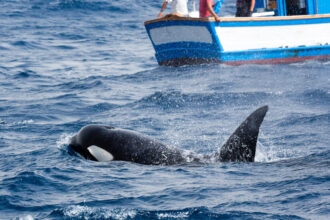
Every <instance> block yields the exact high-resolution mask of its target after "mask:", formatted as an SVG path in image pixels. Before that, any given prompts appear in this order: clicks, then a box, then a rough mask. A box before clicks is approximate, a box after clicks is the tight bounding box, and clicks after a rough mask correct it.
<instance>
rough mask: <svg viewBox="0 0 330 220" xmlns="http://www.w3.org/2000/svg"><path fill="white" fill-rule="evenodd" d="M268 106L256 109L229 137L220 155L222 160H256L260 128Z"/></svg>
mask: <svg viewBox="0 0 330 220" xmlns="http://www.w3.org/2000/svg"><path fill="white" fill-rule="evenodd" d="M267 111H268V106H263V107H261V108H258V109H257V110H255V111H254V112H253V113H252V114H251V115H250V116H249V117H247V118H246V119H245V121H243V123H242V124H241V125H240V126H239V127H238V128H237V129H236V130H235V132H234V133H233V134H232V135H231V136H230V137H229V138H228V140H227V141H226V143H225V144H224V145H223V146H222V147H221V148H220V152H219V154H218V156H219V157H220V158H219V159H220V161H222V162H254V157H255V153H256V145H257V139H258V134H259V128H260V125H261V123H262V121H263V120H264V117H265V115H266V113H267Z"/></svg>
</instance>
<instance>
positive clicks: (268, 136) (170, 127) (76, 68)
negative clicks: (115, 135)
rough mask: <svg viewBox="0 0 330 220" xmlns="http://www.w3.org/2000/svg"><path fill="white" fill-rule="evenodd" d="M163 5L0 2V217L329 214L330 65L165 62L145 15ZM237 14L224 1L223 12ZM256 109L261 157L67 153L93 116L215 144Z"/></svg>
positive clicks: (198, 147)
mask: <svg viewBox="0 0 330 220" xmlns="http://www.w3.org/2000/svg"><path fill="white" fill-rule="evenodd" d="M161 4H162V1H161V0H159V1H149V0H121V1H119V0H107V1H106V0H6V1H0V39H1V40H0V158H1V159H0V219H329V218H330V181H329V180H330V169H329V168H330V156H329V153H330V148H329V147H330V146H329V143H330V132H329V131H330V61H329V60H310V61H306V62H300V63H292V64H281V65H242V66H228V65H222V64H208V65H195V66H183V67H175V68H174V67H160V66H158V64H157V62H156V60H155V57H154V51H153V48H152V45H151V43H150V41H149V39H148V36H147V34H146V32H145V29H144V26H143V22H144V21H146V20H150V19H152V18H155V17H156V15H157V13H158V11H159V9H160V6H161ZM189 7H191V5H189ZM234 12H235V1H234V0H226V3H225V4H224V7H223V8H222V11H221V15H222V16H226V15H231V14H234ZM262 105H268V106H269V108H270V109H269V112H268V113H267V115H266V117H265V120H264V122H263V124H262V126H261V130H260V136H259V140H258V143H257V155H256V162H255V163H210V164H185V165H176V166H146V165H140V164H135V163H130V162H122V161H113V162H111V163H99V162H93V161H87V160H85V159H83V158H81V157H80V156H78V155H77V154H75V153H73V152H71V151H70V149H69V148H68V143H69V141H70V138H71V137H72V136H73V135H74V134H75V133H76V132H77V131H78V130H79V129H80V128H81V127H82V126H84V125H87V124H91V123H97V124H107V125H111V126H115V127H120V128H126V129H132V130H136V131H138V132H141V133H144V134H147V135H150V136H152V137H155V138H156V139H159V140H161V141H163V142H165V143H168V144H169V145H172V146H176V147H179V148H182V149H186V150H191V151H195V152H198V153H211V152H213V151H215V150H217V149H218V148H219V147H220V146H221V145H222V143H223V142H225V141H226V139H227V138H228V137H229V135H230V134H231V133H232V132H233V131H234V130H235V129H236V127H237V126H238V125H239V124H240V123H241V122H242V121H243V120H244V119H245V117H247V116H248V115H249V114H250V113H251V112H252V111H253V110H255V109H256V108H258V107H260V106H262Z"/></svg>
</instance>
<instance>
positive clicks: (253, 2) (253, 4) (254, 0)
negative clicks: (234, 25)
mask: <svg viewBox="0 0 330 220" xmlns="http://www.w3.org/2000/svg"><path fill="white" fill-rule="evenodd" d="M255 4H256V0H251V7H250V12H251V15H252V12H253V10H254V6H255Z"/></svg>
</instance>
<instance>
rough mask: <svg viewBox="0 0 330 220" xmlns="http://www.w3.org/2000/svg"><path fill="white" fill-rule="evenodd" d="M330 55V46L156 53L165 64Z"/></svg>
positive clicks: (159, 60)
mask: <svg viewBox="0 0 330 220" xmlns="http://www.w3.org/2000/svg"><path fill="white" fill-rule="evenodd" d="M323 55H330V46H329V45H325V46H313V47H295V48H276V49H261V50H248V51H235V52H220V51H209V50H203V49H199V50H196V49H169V50H166V51H163V52H159V53H156V58H157V61H158V62H159V63H160V62H163V61H166V60H172V59H176V58H200V59H214V60H218V61H221V62H231V61H245V60H246V61H249V60H250V61H253V60H264V59H265V60H267V59H283V58H292V57H313V56H323Z"/></svg>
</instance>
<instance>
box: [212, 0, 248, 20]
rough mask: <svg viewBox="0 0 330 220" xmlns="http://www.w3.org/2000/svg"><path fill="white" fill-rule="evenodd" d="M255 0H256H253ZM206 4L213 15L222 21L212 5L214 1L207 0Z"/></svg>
mask: <svg viewBox="0 0 330 220" xmlns="http://www.w3.org/2000/svg"><path fill="white" fill-rule="evenodd" d="M253 1H254V0H253ZM206 6H207V9H208V10H209V12H210V13H211V14H212V15H213V17H214V18H215V20H216V21H221V19H220V18H219V16H218V15H217V14H216V13H215V12H214V11H213V7H212V2H211V1H206Z"/></svg>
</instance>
